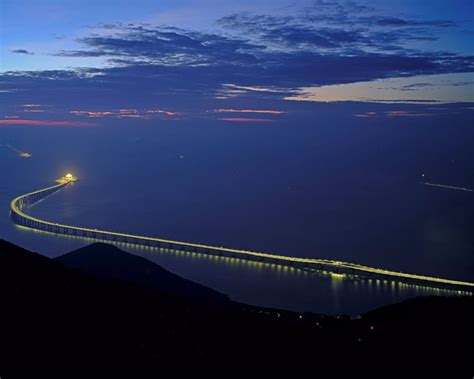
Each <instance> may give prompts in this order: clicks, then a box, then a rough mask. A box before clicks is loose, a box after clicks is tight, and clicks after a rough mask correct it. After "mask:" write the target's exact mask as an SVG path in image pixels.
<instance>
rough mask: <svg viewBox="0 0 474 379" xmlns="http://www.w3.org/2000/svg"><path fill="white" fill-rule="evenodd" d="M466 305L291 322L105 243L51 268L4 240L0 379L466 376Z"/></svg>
mask: <svg viewBox="0 0 474 379" xmlns="http://www.w3.org/2000/svg"><path fill="white" fill-rule="evenodd" d="M242 285H245V283H243V284H242ZM472 305H473V300H472V297H456V298H454V297H453V298H446V297H425V298H417V299H412V300H409V301H405V302H403V303H401V304H395V305H390V306H386V307H383V308H381V309H378V310H375V311H372V312H369V313H367V314H364V315H362V316H360V317H343V316H341V317H329V316H321V315H316V314H310V313H294V312H288V311H282V310H277V309H265V308H259V307H254V306H248V305H244V304H240V303H236V302H233V301H230V300H229V299H228V298H227V297H226V296H225V295H222V294H219V293H217V292H215V291H213V290H211V289H208V288H206V287H204V286H201V285H198V284H195V283H192V282H189V281H187V280H184V279H182V278H179V277H178V276H176V275H174V274H171V273H169V272H167V271H166V270H164V269H162V268H160V267H159V266H157V265H155V264H154V263H151V262H149V261H147V260H145V259H143V258H140V257H136V256H133V255H130V254H128V253H125V252H123V251H121V250H119V249H117V248H115V247H111V246H109V245H104V244H93V245H91V246H88V247H86V248H83V249H80V250H77V251H75V252H72V253H69V254H66V255H64V256H62V257H59V258H56V259H49V258H46V257H44V256H41V255H38V254H35V253H31V252H29V251H26V250H24V249H22V248H20V247H18V246H15V245H13V244H11V243H9V242H7V241H3V240H0V376H1V378H2V379H3V378H10V377H12V378H13V377H25V372H26V370H28V371H31V372H34V373H35V374H33V375H28V376H26V377H39V375H40V374H41V373H44V372H49V377H51V376H52V375H53V373H56V374H58V375H61V376H62V377H64V378H67V377H70V376H71V375H68V374H64V373H65V372H68V373H71V372H73V371H74V370H78V369H84V368H87V367H93V366H96V365H100V366H107V367H108V368H109V370H120V369H121V368H125V367H139V368H140V369H144V368H153V370H155V371H156V370H158V371H159V370H161V369H162V368H164V367H169V366H170V365H173V366H172V367H175V368H184V367H187V368H193V367H196V365H197V364H199V365H202V364H206V365H212V366H214V367H217V366H226V368H227V369H234V368H241V367H243V366H247V367H252V366H255V365H258V366H260V367H263V368H265V369H266V370H275V369H276V370H278V369H279V368H280V367H283V366H291V367H292V368H293V370H295V371H294V372H296V371H297V370H301V369H303V368H308V369H310V370H311V371H307V370H306V371H305V372H307V373H308V375H311V376H318V375H313V374H316V373H322V372H332V373H333V375H332V376H335V377H338V376H340V375H339V374H341V375H342V373H343V372H347V371H349V372H355V371H359V372H360V371H362V372H365V373H367V374H371V375H373V374H378V377H385V376H387V375H388V374H389V373H393V372H395V371H399V370H402V371H404V372H405V375H406V376H405V377H411V374H413V373H414V372H422V373H423V374H425V375H427V376H426V377H428V375H432V374H438V375H439V374H441V373H446V374H445V375H448V376H445V375H443V376H445V377H450V378H457V377H472V373H473V370H472V342H473V335H472ZM63 367H67V368H68V371H62V374H60V372H61V369H62V368H63ZM71 370H72V371H71ZM155 371H148V372H149V373H150V372H155ZM109 372H112V371H109ZM137 376H138V374H135V375H134V377H137ZM344 376H345V375H344ZM41 377H44V376H41ZM87 377H94V376H93V375H92V374H91V375H88V376H87ZM321 377H328V376H326V375H323V376H321Z"/></svg>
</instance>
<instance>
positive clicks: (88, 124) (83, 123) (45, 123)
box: [0, 119, 97, 126]
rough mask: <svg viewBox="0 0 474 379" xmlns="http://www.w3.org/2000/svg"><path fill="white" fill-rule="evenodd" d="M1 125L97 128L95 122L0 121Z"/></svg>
mask: <svg viewBox="0 0 474 379" xmlns="http://www.w3.org/2000/svg"><path fill="white" fill-rule="evenodd" d="M0 125H35V126H95V125H97V124H96V123H94V122H78V121H45V120H24V119H13V120H10V119H9V120H0Z"/></svg>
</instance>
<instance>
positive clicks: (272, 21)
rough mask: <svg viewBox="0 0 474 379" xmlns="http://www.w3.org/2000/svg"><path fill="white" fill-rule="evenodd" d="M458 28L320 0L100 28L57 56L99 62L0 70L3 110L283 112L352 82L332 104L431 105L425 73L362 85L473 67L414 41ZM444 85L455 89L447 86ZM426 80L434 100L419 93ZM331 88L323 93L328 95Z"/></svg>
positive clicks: (459, 95)
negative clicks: (196, 19)
mask: <svg viewBox="0 0 474 379" xmlns="http://www.w3.org/2000/svg"><path fill="white" fill-rule="evenodd" d="M455 27H456V26H455V25H454V23H452V22H450V21H449V20H426V19H410V18H406V17H398V18H393V17H392V18H390V17H387V16H386V15H381V14H378V13H377V12H376V10H374V9H373V8H371V7H367V6H363V5H360V4H356V3H353V2H349V3H334V2H324V1H317V2H315V3H314V5H313V6H311V7H308V8H306V9H304V10H303V11H301V12H299V13H295V14H293V15H286V16H277V15H258V14H252V13H244V14H234V15H229V16H227V17H223V18H221V19H219V20H218V22H217V26H216V28H215V29H214V30H213V31H208V32H202V31H197V30H192V29H186V28H176V27H169V26H150V25H139V24H107V25H106V24H102V25H98V26H96V27H95V28H94V29H93V31H90V33H89V34H87V33H86V34H84V35H82V36H81V38H79V39H78V40H77V42H78V44H79V48H77V47H74V49H72V50H61V51H56V52H54V54H55V55H58V56H61V57H68V58H70V59H69V60H68V62H73V61H75V57H103V59H101V61H104V62H105V65H104V66H99V65H98V66H97V67H82V68H76V69H69V70H59V69H58V70H44V71H12V72H4V73H0V82H2V86H4V87H5V88H14V89H15V91H13V92H7V93H0V96H1V101H2V106H5V107H6V108H5V112H9V113H11V114H14V113H13V112H16V110H17V109H18V104H21V103H23V102H25V101H28V102H31V103H34V102H38V103H45V102H46V103H48V104H54V106H55V108H54V109H55V111H58V112H59V111H61V110H62V111H63V112H64V114H68V115H70V117H87V118H105V119H107V118H110V119H113V118H123V119H127V118H130V119H133V118H135V119H143V120H153V119H154V118H155V117H157V118H159V117H163V118H173V119H176V118H178V117H177V116H178V115H181V114H200V115H203V114H206V110H213V109H223V110H225V109H227V110H249V111H250V110H252V109H253V108H255V109H256V110H258V109H261V110H266V109H267V110H271V109H272V108H273V107H278V108H279V109H280V108H281V109H283V110H284V111H287V109H288V108H291V107H295V106H297V105H296V103H295V102H291V103H292V104H290V102H288V101H285V100H284V99H286V100H306V101H317V99H315V96H314V92H315V91H321V90H322V89H323V90H325V91H326V90H329V91H332V89H329V88H328V87H329V86H335V85H354V84H355V83H360V82H364V83H365V88H364V91H363V92H361V93H360V94H357V96H356V97H354V96H350V97H345V98H344V96H342V95H341V94H338V96H335V97H334V98H335V99H336V101H339V100H340V101H345V100H349V101H351V100H352V101H386V102H397V101H405V102H410V101H412V102H418V103H423V102H427V101H432V102H436V101H439V99H440V98H443V96H444V94H445V93H447V92H446V91H444V90H443V91H441V92H439V93H442V95H443V96H440V95H439V93H438V92H436V91H440V90H439V89H438V87H440V86H431V85H426V86H423V85H422V84H424V83H426V84H433V83H432V82H433V79H432V77H430V78H428V79H424V80H423V81H421V79H417V80H416V81H413V82H410V83H404V85H405V87H404V88H402V87H400V86H398V87H397V90H396V92H397V96H396V97H395V95H393V96H392V95H391V96H390V97H383V98H380V97H377V96H371V91H372V89H370V86H371V85H372V84H374V83H373V82H374V81H377V80H389V79H392V78H410V77H417V76H420V75H423V76H428V75H432V76H436V75H444V74H447V73H468V72H474V57H473V56H471V55H465V54H460V53H452V52H449V51H428V50H425V49H424V44H419V43H417V44H416V45H415V44H413V41H415V42H416V41H420V40H430V41H431V40H437V39H438V38H439V35H440V33H443V31H445V30H449V29H450V28H455ZM420 46H421V47H420ZM51 59H53V58H51ZM61 61H63V59H61ZM457 82H458V83H462V82H469V80H457ZM451 83H454V82H451ZM392 87H394V88H395V87H396V86H394V85H392ZM445 87H446V88H449V91H451V90H453V88H454V87H455V85H454V84H452V85H449V86H445ZM428 88H431V89H432V91H433V92H430V94H432V95H433V96H432V97H427V96H428V95H426V93H423V92H424V91H426V90H427V89H428ZM346 89H347V87H346ZM469 89H470V87H469V85H466V86H461V85H459V86H458V88H457V89H456V91H457V92H456V93H455V92H454V90H453V91H452V92H450V93H449V94H450V97H449V98H450V99H451V100H453V101H464V100H465V99H470V97H469V96H470V95H469ZM403 91H405V92H403ZM407 93H410V96H409V97H407ZM329 94H330V92H327V93H325V94H323V95H324V96H323V98H325V99H329V101H330V100H331V98H330V97H329V96H328V95H329ZM453 94H454V95H455V96H454V95H453ZM318 95H319V94H318ZM341 99H342V100H341ZM354 99H355V100H354ZM323 101H324V100H323ZM156 104H159V107H157V105H156ZM275 104H277V105H275ZM125 106H126V107H127V108H124V107H125ZM300 106H301V104H300ZM120 109H128V111H127V112H125V111H122V112H120ZM132 109H133V110H135V111H131V110H132ZM69 112H71V113H69ZM216 113H217V112H216ZM234 113H237V112H234ZM241 113H245V112H241ZM248 113H250V112H248ZM206 117H209V114H208V113H207V116H206Z"/></svg>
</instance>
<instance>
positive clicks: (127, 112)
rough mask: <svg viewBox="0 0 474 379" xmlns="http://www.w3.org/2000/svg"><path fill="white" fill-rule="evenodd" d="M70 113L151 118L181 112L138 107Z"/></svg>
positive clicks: (71, 112)
mask: <svg viewBox="0 0 474 379" xmlns="http://www.w3.org/2000/svg"><path fill="white" fill-rule="evenodd" d="M69 113H70V114H72V115H74V116H78V117H89V118H101V117H115V118H140V119H145V120H148V119H151V118H155V117H157V116H167V117H173V116H177V115H179V114H180V113H178V112H170V111H166V110H163V109H145V110H138V109H128V108H123V109H119V110H112V111H84V110H81V111H78V110H73V111H70V112H69Z"/></svg>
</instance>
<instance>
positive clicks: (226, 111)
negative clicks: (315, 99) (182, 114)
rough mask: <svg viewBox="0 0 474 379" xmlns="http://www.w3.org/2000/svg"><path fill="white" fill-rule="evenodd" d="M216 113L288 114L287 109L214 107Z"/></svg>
mask: <svg viewBox="0 0 474 379" xmlns="http://www.w3.org/2000/svg"><path fill="white" fill-rule="evenodd" d="M214 112H215V113H263V114H286V113H288V112H286V111H275V110H270V109H214Z"/></svg>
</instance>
